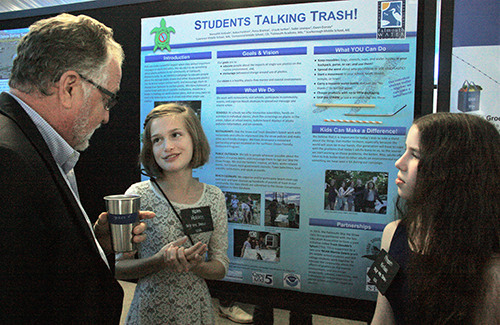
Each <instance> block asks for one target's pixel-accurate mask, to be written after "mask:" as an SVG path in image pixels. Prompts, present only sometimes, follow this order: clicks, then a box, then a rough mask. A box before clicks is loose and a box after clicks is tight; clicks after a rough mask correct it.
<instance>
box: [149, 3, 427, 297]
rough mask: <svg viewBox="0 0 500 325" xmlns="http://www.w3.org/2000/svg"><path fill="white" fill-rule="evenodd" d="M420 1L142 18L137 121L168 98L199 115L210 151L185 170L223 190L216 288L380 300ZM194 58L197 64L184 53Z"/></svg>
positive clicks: (408, 116)
mask: <svg viewBox="0 0 500 325" xmlns="http://www.w3.org/2000/svg"><path fill="white" fill-rule="evenodd" d="M417 2H418V1H407V0H400V1H377V0H351V1H332V2H315V3H302V4H291V5H280V6H266V7H253V8H243V9H234V10H220V11H217V12H200V13H192V14H183V15H174V16H164V17H151V18H144V19H143V20H142V38H141V56H142V59H141V64H142V65H141V121H144V119H145V117H146V115H147V114H148V112H150V111H151V110H152V109H153V108H154V107H155V106H156V105H158V104H161V103H166V102H181V103H183V104H186V105H190V106H191V107H192V108H193V109H194V110H195V112H196V113H197V114H198V115H199V116H200V118H201V121H202V125H203V128H204V130H205V133H206V135H207V138H208V140H209V143H210V147H211V156H210V161H209V163H208V164H207V165H205V166H203V167H201V168H198V169H196V170H195V171H194V173H195V175H194V176H195V177H198V178H199V179H200V181H202V182H205V183H208V184H213V185H216V186H218V187H219V188H220V189H221V190H222V191H223V192H224V194H225V196H226V206H227V220H228V235H229V249H228V256H229V258H230V265H229V271H228V274H227V276H226V278H225V281H230V282H238V283H245V284H251V285H259V286H266V287H270V288H276V289H286V290H293V291H300V292H306V293H316V294H325V295H331V296H339V297H346V298H354V299H362V300H372V301H374V300H375V299H376V297H377V291H376V288H375V285H374V284H373V283H370V282H369V280H367V277H366V272H367V271H368V269H369V267H370V266H371V264H372V263H373V259H372V257H373V256H374V255H375V254H376V253H377V252H378V251H379V249H380V241H381V236H382V230H383V228H384V225H385V224H387V223H389V222H390V221H392V220H394V218H395V216H394V210H395V209H394V201H395V198H396V196H397V186H396V184H395V182H394V180H395V178H396V175H397V169H396V168H395V166H394V162H395V161H396V160H397V159H398V158H399V157H400V156H401V154H402V153H403V152H404V143H405V134H406V132H407V130H408V128H409V126H410V125H411V123H412V120H413V114H414V98H415V91H414V89H415V75H416V68H415V65H416V52H417V42H416V29H417V28H416V26H417V6H418V3H417ZM195 53H203V55H204V56H203V57H202V58H198V59H196V60H192V59H185V56H189V57H190V58H191V56H192V55H194V54H195ZM209 54H210V55H209ZM338 54H342V55H338ZM165 58H169V59H165ZM172 58H176V59H172ZM160 81H161V82H160ZM164 81H167V82H164ZM340 248H341V249H340ZM327 251H328V252H333V253H332V254H330V253H325V252H327ZM262 279H265V281H263V280H262Z"/></svg>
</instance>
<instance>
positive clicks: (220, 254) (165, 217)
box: [126, 181, 229, 325]
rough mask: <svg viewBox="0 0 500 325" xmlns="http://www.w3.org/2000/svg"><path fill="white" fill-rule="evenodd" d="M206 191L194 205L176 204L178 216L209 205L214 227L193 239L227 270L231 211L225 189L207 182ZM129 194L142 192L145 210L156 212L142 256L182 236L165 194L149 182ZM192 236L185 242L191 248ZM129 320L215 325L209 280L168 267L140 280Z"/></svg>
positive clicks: (146, 324) (145, 324) (141, 324)
mask: <svg viewBox="0 0 500 325" xmlns="http://www.w3.org/2000/svg"><path fill="white" fill-rule="evenodd" d="M203 185H204V190H203V194H202V195H201V197H200V199H199V200H198V202H196V203H194V204H179V203H175V202H172V205H173V206H174V208H175V209H176V210H177V213H178V214H179V215H180V214H181V212H180V211H181V210H183V209H192V208H197V207H204V206H209V207H210V211H211V215H212V220H213V225H214V230H213V231H211V232H205V233H200V234H194V235H191V238H192V239H193V242H194V243H196V242H198V241H201V242H203V243H205V244H207V245H208V253H207V258H208V259H209V260H214V259H215V260H218V261H219V262H221V263H222V265H224V268H225V270H226V273H227V269H228V265H229V259H228V257H227V246H228V234H227V209H226V203H225V198H224V195H223V193H222V191H221V190H220V189H219V188H218V187H216V186H213V185H208V184H203ZM126 194H139V195H141V210H148V211H153V212H155V214H156V216H155V217H154V218H153V219H149V220H146V221H145V222H146V223H147V224H148V227H147V230H146V231H145V233H146V235H147V239H146V240H145V241H144V242H143V243H141V245H140V246H139V248H138V258H146V257H150V256H152V255H154V254H156V253H157V252H158V251H159V250H160V249H161V248H162V247H164V246H165V245H166V244H168V243H170V242H172V241H174V240H176V239H178V238H180V237H183V236H184V232H183V228H182V224H181V222H180V221H179V219H178V218H177V216H176V215H175V213H174V212H173V210H172V208H171V207H170V205H169V204H168V202H167V200H166V199H165V197H164V196H163V194H162V193H161V192H160V191H159V190H158V188H157V187H156V185H154V184H153V183H152V182H151V181H144V182H140V183H136V184H134V185H132V186H131V187H130V188H129V189H128V190H127V192H126ZM191 245H192V244H191V243H190V242H189V240H188V241H187V242H186V244H185V245H184V246H185V247H189V246H191ZM126 324H133V325H160V324H162V325H167V324H172V325H196V324H199V325H208V324H215V315H214V309H213V306H212V300H211V297H210V292H209V291H208V287H207V284H206V282H205V280H204V279H203V278H201V277H199V276H198V275H196V274H194V273H192V272H187V273H175V272H171V271H170V270H168V269H164V270H161V271H159V272H157V273H153V274H149V275H147V276H145V277H143V278H140V279H139V281H138V283H137V287H136V290H135V294H134V298H133V300H132V303H131V306H130V309H129V313H128V315H127V318H126Z"/></svg>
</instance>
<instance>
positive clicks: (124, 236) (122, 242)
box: [104, 195, 141, 253]
mask: <svg viewBox="0 0 500 325" xmlns="http://www.w3.org/2000/svg"><path fill="white" fill-rule="evenodd" d="M104 201H105V202H106V209H107V211H108V221H109V226H110V229H111V240H112V243H113V250H114V251H115V253H124V252H132V251H134V250H136V248H137V247H136V244H135V243H133V242H132V236H133V235H132V229H134V227H135V226H136V225H137V224H138V223H139V209H140V205H141V196H140V195H108V196H105V197H104Z"/></svg>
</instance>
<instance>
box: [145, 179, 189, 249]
mask: <svg viewBox="0 0 500 325" xmlns="http://www.w3.org/2000/svg"><path fill="white" fill-rule="evenodd" d="M150 180H151V182H153V183H154V184H155V185H156V187H157V188H158V189H159V190H160V192H161V194H163V197H165V199H167V202H168V204H169V205H170V207H171V208H172V210H174V214H175V216H176V217H177V219H179V222H180V223H181V225H182V226H183V228H184V223H183V222H182V218H181V216H180V215H179V214H178V213H177V210H175V208H174V206H173V205H172V202H170V200H169V199H168V197H167V195H165V192H163V190H162V189H161V187H160V185H159V184H158V183H157V182H156V179H155V178H153V177H151V178H150ZM186 236H187V237H188V238H189V241H190V242H191V245H193V246H194V242H193V239H192V238H191V235H186Z"/></svg>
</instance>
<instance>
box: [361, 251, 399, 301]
mask: <svg viewBox="0 0 500 325" xmlns="http://www.w3.org/2000/svg"><path fill="white" fill-rule="evenodd" d="M399 267H400V266H399V264H398V263H397V262H396V261H395V260H394V258H392V256H391V255H389V254H388V253H387V252H386V251H385V249H382V250H381V251H380V253H379V254H378V256H377V258H376V259H375V262H373V265H372V266H371V267H370V269H369V270H368V273H367V275H368V278H369V279H370V280H371V281H372V282H373V283H375V286H376V287H377V289H378V290H379V291H380V293H381V294H383V295H385V292H386V291H387V289H388V288H389V286H390V285H391V282H392V280H394V277H395V276H396V274H397V273H398V271H399Z"/></svg>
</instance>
